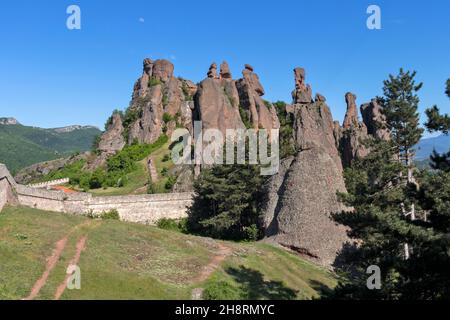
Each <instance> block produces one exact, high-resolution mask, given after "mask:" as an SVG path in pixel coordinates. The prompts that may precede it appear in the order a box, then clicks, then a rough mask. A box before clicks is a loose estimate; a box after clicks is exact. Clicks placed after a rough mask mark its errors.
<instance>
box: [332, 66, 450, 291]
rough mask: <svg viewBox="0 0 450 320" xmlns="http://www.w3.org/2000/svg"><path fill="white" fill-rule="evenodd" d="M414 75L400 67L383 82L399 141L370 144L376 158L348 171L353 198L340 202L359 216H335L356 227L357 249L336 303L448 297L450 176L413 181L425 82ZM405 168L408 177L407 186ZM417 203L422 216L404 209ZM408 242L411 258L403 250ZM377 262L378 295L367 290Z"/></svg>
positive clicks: (439, 172)
mask: <svg viewBox="0 0 450 320" xmlns="http://www.w3.org/2000/svg"><path fill="white" fill-rule="evenodd" d="M414 76H415V73H409V72H407V73H405V72H403V70H401V71H400V74H399V76H397V77H393V76H390V78H389V80H387V81H385V87H384V92H385V98H384V99H385V104H384V105H385V108H386V111H387V112H386V117H387V125H388V128H389V129H390V130H391V132H392V137H393V138H392V140H391V141H377V140H373V141H371V142H370V148H371V152H370V154H369V155H368V156H367V157H366V158H364V159H360V160H357V161H355V162H354V163H353V164H352V166H351V167H350V168H348V169H346V171H345V180H346V185H347V190H348V193H346V194H340V197H341V200H342V201H343V202H344V203H345V204H347V205H348V206H352V207H353V208H354V213H352V214H345V213H343V214H338V215H335V219H336V220H337V221H338V222H340V223H343V224H345V225H347V226H349V227H350V228H351V231H350V236H351V237H352V238H355V239H358V240H359V245H358V246H356V247H355V248H354V251H351V252H350V253H349V254H347V255H346V256H344V257H343V262H344V263H345V264H346V269H345V270H344V269H342V270H343V271H347V274H346V277H347V280H345V281H341V282H340V284H339V285H338V287H337V288H336V289H335V290H334V292H333V293H332V294H331V295H330V297H331V298H335V299H336V298H338V299H448V298H450V255H449V254H450V224H449V222H450V220H449V219H450V174H449V172H448V171H446V170H442V169H438V170H437V171H434V172H431V171H425V172H423V173H421V174H416V176H417V177H416V179H417V182H418V184H415V183H411V180H410V177H411V175H412V169H413V168H412V165H411V161H412V158H411V155H412V152H411V149H412V146H413V145H414V144H415V142H417V140H418V139H419V137H420V134H421V130H420V128H418V116H417V105H418V103H419V100H418V98H417V96H416V95H415V92H417V90H418V89H419V88H420V85H415V83H414V79H413V78H414ZM368 143H369V142H368ZM434 166H435V167H438V164H437V163H434ZM410 170H411V171H410ZM405 171H408V172H409V174H408V179H406V183H405V177H404V175H403V172H405ZM408 182H410V183H408ZM413 204H417V212H420V213H421V217H420V219H411V218H410V217H406V216H405V215H404V214H403V212H402V211H403V210H402V208H408V207H409V208H414V207H413ZM405 243H407V244H408V245H409V248H408V249H409V251H408V252H407V258H408V259H405V255H406V252H405V253H403V251H402V248H403V246H404V244H405ZM371 265H376V266H378V267H380V269H381V283H382V287H381V289H380V290H376V289H375V290H370V289H369V288H368V287H367V286H366V284H367V283H366V282H367V279H368V277H369V275H368V274H366V270H367V268H368V267H369V266H371ZM348 271H350V272H348Z"/></svg>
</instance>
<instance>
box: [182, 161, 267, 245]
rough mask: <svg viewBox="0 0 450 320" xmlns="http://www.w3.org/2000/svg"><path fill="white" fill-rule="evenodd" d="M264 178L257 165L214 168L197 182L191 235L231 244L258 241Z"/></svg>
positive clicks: (191, 219)
mask: <svg viewBox="0 0 450 320" xmlns="http://www.w3.org/2000/svg"><path fill="white" fill-rule="evenodd" d="M263 182H264V177H263V176H261V175H260V168H259V166H256V165H238V164H234V165H215V166H213V167H211V168H205V169H203V170H202V172H201V174H200V176H199V178H198V179H197V180H196V181H195V182H194V191H195V194H196V195H195V197H194V202H193V205H192V206H191V208H189V211H188V215H189V217H188V228H189V230H190V231H191V232H194V233H199V234H202V235H205V236H210V237H214V238H220V239H228V240H257V239H258V237H259V228H258V226H259V223H260V211H259V204H260V203H261V202H262V199H263V197H264V192H263Z"/></svg>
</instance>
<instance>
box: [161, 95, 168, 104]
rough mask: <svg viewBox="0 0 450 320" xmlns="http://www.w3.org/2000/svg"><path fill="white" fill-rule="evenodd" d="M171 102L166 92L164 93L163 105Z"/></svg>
mask: <svg viewBox="0 0 450 320" xmlns="http://www.w3.org/2000/svg"><path fill="white" fill-rule="evenodd" d="M168 104H169V97H168V96H167V95H166V94H163V97H162V105H163V106H164V107H166V106H167V105H168Z"/></svg>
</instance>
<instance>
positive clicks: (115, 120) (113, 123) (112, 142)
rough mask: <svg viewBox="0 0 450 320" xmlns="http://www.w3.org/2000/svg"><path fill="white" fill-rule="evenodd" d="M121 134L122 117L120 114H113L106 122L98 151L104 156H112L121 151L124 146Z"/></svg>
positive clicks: (122, 129)
mask: <svg viewBox="0 0 450 320" xmlns="http://www.w3.org/2000/svg"><path fill="white" fill-rule="evenodd" d="M123 132H124V128H123V124H122V116H121V114H120V113H118V112H114V113H113V115H112V116H111V118H110V120H109V122H108V125H107V128H106V131H105V133H103V134H102V136H101V137H100V141H99V143H98V150H99V151H100V152H102V153H106V154H114V153H116V152H117V151H120V150H122V148H123V147H124V146H125V139H124V138H123Z"/></svg>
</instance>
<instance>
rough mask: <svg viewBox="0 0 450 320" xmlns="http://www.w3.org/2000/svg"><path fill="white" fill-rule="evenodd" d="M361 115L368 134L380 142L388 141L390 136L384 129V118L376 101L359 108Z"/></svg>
mask: <svg viewBox="0 0 450 320" xmlns="http://www.w3.org/2000/svg"><path fill="white" fill-rule="evenodd" d="M361 115H362V118H363V121H364V124H365V125H366V127H367V133H368V134H370V135H372V136H374V137H377V138H379V139H382V140H390V138H391V135H390V133H389V130H388V129H386V117H385V116H384V115H383V112H382V107H381V106H380V105H379V104H378V102H377V100H376V99H372V101H371V102H370V103H365V104H363V105H362V106H361Z"/></svg>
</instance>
